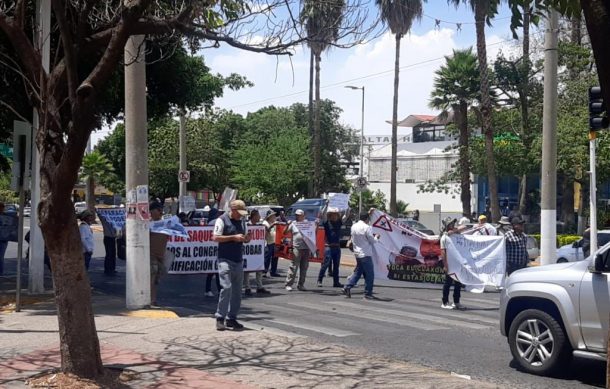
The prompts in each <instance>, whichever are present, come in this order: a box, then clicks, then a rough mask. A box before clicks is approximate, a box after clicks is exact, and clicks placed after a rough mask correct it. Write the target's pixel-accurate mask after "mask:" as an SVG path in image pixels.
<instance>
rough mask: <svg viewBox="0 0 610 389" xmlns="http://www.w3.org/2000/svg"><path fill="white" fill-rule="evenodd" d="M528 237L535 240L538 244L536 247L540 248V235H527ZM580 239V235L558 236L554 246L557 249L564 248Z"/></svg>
mask: <svg viewBox="0 0 610 389" xmlns="http://www.w3.org/2000/svg"><path fill="white" fill-rule="evenodd" d="M529 236H531V237H532V238H534V239H536V242H538V247H540V239H541V238H540V237H541V235H540V234H529ZM581 238H582V236H580V235H565V234H558V235H557V243H556V246H557V248H559V247H561V246H565V245H567V244H572V243H574V242H576V241H577V240H580V239H581Z"/></svg>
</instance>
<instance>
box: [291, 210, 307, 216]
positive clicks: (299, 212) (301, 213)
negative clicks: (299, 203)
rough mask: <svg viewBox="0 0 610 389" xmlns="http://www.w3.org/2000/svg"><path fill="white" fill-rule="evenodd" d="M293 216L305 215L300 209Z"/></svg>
mask: <svg viewBox="0 0 610 389" xmlns="http://www.w3.org/2000/svg"><path fill="white" fill-rule="evenodd" d="M294 214H295V215H305V212H304V211H303V210H302V209H297V210H296V211H295V212H294Z"/></svg>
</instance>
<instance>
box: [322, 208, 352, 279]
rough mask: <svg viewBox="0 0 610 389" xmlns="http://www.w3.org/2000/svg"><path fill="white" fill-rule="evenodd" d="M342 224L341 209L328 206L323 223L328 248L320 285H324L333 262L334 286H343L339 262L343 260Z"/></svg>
mask: <svg viewBox="0 0 610 389" xmlns="http://www.w3.org/2000/svg"><path fill="white" fill-rule="evenodd" d="M346 216H347V215H346ZM342 226H343V221H342V220H341V214H340V213H339V209H337V208H333V207H331V208H328V211H327V212H326V221H325V222H324V223H323V224H322V227H324V233H325V236H326V250H325V252H324V263H323V264H322V267H321V268H320V273H319V274H318V286H319V287H321V286H322V280H323V279H324V274H325V273H326V269H328V267H329V266H330V264H331V263H332V269H333V288H342V287H343V285H342V284H341V283H340V282H339V263H340V262H341V246H340V244H339V241H340V240H341V227H342Z"/></svg>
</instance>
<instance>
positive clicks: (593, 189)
mask: <svg viewBox="0 0 610 389" xmlns="http://www.w3.org/2000/svg"><path fill="white" fill-rule="evenodd" d="M609 125H610V120H609V118H608V115H607V112H606V103H605V102H604V95H603V93H602V88H601V87H599V86H592V87H591V88H589V173H590V174H591V176H590V189H589V192H590V197H589V199H590V208H589V209H590V212H589V213H590V224H589V225H590V229H589V236H590V250H589V251H590V253H591V254H594V253H595V252H596V251H597V174H596V160H595V151H596V150H595V147H596V145H597V140H596V138H597V131H599V130H602V129H606V128H608V126H609Z"/></svg>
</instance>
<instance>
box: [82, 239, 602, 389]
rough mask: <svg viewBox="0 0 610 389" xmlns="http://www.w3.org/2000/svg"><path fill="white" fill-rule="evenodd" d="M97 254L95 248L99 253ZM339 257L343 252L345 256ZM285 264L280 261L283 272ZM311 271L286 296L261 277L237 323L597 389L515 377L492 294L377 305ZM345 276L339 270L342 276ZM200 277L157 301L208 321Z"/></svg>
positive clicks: (382, 293) (430, 290)
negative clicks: (459, 305) (452, 306)
mask: <svg viewBox="0 0 610 389" xmlns="http://www.w3.org/2000/svg"><path fill="white" fill-rule="evenodd" d="M100 235H101V234H96V238H97V247H98V249H97V250H96V253H95V255H96V256H100V257H101V256H103V245H102V243H101V236H100ZM100 248H101V249H100ZM345 254H346V255H347V253H345ZM287 264H288V262H287V261H284V260H281V261H280V265H281V266H280V267H281V271H282V272H283V273H284V274H285V271H286V268H287ZM318 270H319V265H317V264H311V266H310V269H309V272H308V280H307V287H308V288H309V291H307V292H297V291H293V292H287V291H286V290H284V289H283V286H284V284H283V279H282V278H267V279H265V286H266V287H267V288H269V289H270V290H271V291H272V294H271V295H265V296H262V297H259V296H253V297H247V298H244V300H243V305H242V307H243V309H242V313H243V315H242V316H241V318H242V319H243V321H244V322H246V323H247V326H250V327H265V328H271V329H274V330H276V331H278V332H289V333H292V334H299V335H302V336H306V337H311V338H315V339H317V340H321V341H323V342H328V343H333V344H338V345H342V346H344V347H348V348H351V349H356V350H359V351H364V352H366V353H369V354H372V355H381V356H385V357H388V358H395V359H399V360H404V361H413V362H417V363H419V364H423V365H426V366H429V367H434V368H438V369H442V370H445V371H451V372H455V373H457V374H462V375H469V376H471V377H472V378H473V379H481V380H485V381H489V382H494V383H497V384H499V385H501V386H505V385H506V386H509V387H519V388H546V387H548V388H551V387H552V388H590V387H592V386H598V387H603V385H604V379H605V366H604V364H601V363H596V362H591V361H586V360H577V361H575V362H573V364H572V365H571V367H570V369H568V370H567V371H566V372H565V374H564V375H563V376H561V377H558V378H542V377H536V376H532V375H529V374H525V373H521V372H519V371H518V370H516V369H515V368H514V366H513V364H512V362H511V355H510V352H509V350H508V346H507V344H506V340H505V339H504V338H503V337H502V336H501V335H500V333H499V330H498V305H499V301H498V300H499V295H498V294H496V293H485V294H469V293H464V294H463V301H462V302H463V303H464V304H465V305H466V307H467V310H466V311H446V310H441V309H440V293H441V292H440V288H439V287H437V286H432V285H425V284H416V283H406V282H395V281H390V282H383V283H379V285H377V286H376V288H375V292H376V296H377V297H378V300H374V301H365V300H363V299H362V288H358V289H355V290H354V293H353V297H352V299H347V298H345V297H344V296H342V295H341V294H340V291H339V290H338V289H334V288H331V287H330V286H329V285H331V284H332V282H331V280H329V279H328V278H326V279H325V285H326V286H325V287H322V288H318V287H316V286H315V280H316V275H317V272H318ZM350 271H351V269H350V268H348V267H344V268H342V277H343V278H344V277H345V276H347V275H348V274H349V272H350ZM102 273H103V261H102V260H94V261H92V268H91V270H90V275H91V279H92V283H93V286H94V288H95V292H96V293H101V294H109V295H113V296H123V295H124V291H125V286H124V285H125V278H124V262H122V261H119V274H118V275H117V276H116V277H106V276H104V275H103V274H102ZM204 280H205V276H204V275H169V276H166V277H165V278H164V279H163V280H162V284H161V285H160V288H159V297H158V300H159V303H160V304H162V305H164V306H168V307H179V308H180V309H179V312H181V314H183V315H189V316H209V315H212V314H213V312H214V310H215V306H216V298H206V297H204Z"/></svg>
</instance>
